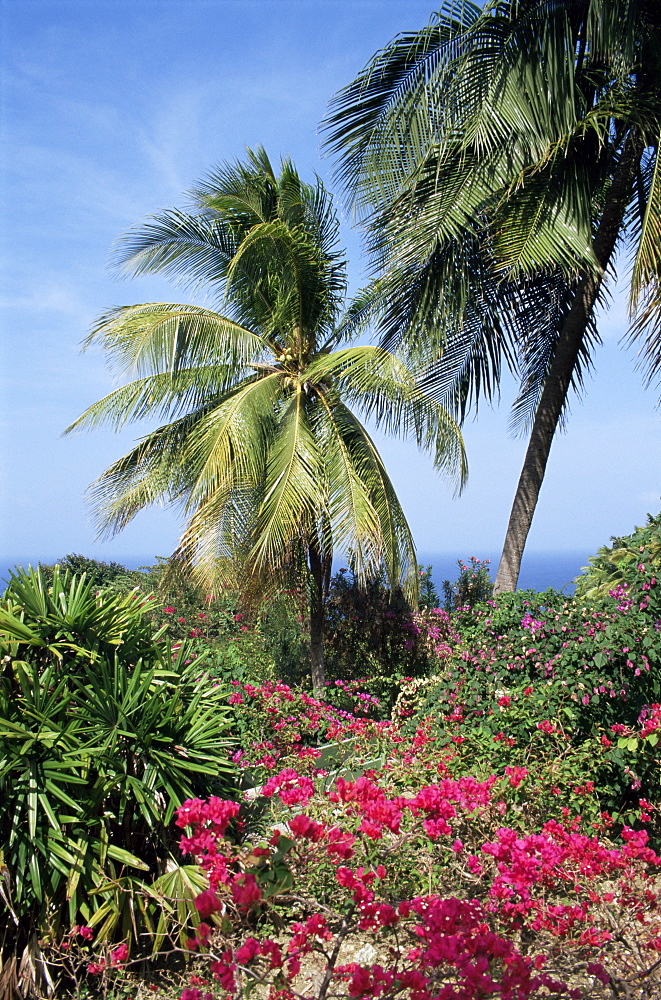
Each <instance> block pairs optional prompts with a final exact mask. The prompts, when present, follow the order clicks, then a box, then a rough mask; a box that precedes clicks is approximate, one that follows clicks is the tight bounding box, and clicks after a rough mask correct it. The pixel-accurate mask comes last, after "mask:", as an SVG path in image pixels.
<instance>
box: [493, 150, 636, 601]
mask: <svg viewBox="0 0 661 1000" xmlns="http://www.w3.org/2000/svg"><path fill="white" fill-rule="evenodd" d="M643 148H644V144H643V140H642V139H641V137H640V136H639V135H638V133H636V132H632V133H630V134H629V137H628V139H627V141H626V144H625V147H624V150H623V152H622V156H621V157H620V162H619V164H618V166H617V169H616V171H615V175H614V177H613V182H612V184H611V186H610V189H609V192H608V197H607V199H606V204H605V205H604V210H603V213H602V216H601V221H600V223H599V227H598V229H597V232H596V235H595V238H594V244H593V247H594V252H595V255H596V257H597V260H598V261H599V265H600V267H601V271H600V273H599V274H594V273H591V274H585V275H584V276H583V277H582V279H581V280H580V282H579V284H578V286H577V289H576V294H575V296H574V300H573V302H572V305H571V308H570V310H569V313H568V315H567V317H566V319H565V322H564V325H563V327H562V330H561V333H560V336H559V338H558V343H557V345H556V349H555V354H554V357H553V361H552V363H551V367H550V369H549V374H548V376H547V378H546V381H545V383H544V389H543V390H542V395H541V397H540V400H539V405H538V407H537V411H536V413H535V420H534V423H533V427H532V431H531V434H530V440H529V442H528V449H527V451H526V456H525V459H524V461H523V468H522V470H521V475H520V477H519V483H518V486H517V489H516V494H515V496H514V503H513V505H512V510H511V513H510V519H509V524H508V526H507V534H506V536H505V543H504V545H503V552H502V555H501V558H500V563H499V565H498V573H497V574H496V582H495V584H494V593H495V594H500V593H502V592H503V591H508V590H515V589H516V585H517V582H518V579H519V571H520V569H521V559H522V556H523V550H524V548H525V544H526V540H527V538H528V533H529V531H530V525H531V524H532V519H533V515H534V513H535V507H536V506H537V499H538V497H539V491H540V489H541V485H542V481H543V479H544V473H545V471H546V463H547V461H548V457H549V452H550V450H551V444H552V442H553V436H554V434H555V431H556V428H557V426H558V421H559V419H560V416H561V414H562V410H563V407H564V404H565V400H566V398H567V392H568V390H569V386H570V385H571V380H572V375H573V373H574V369H575V367H576V361H577V358H578V355H579V352H580V350H581V346H582V344H583V340H584V337H585V331H586V329H587V326H588V322H589V320H590V317H591V315H592V312H593V310H594V306H595V303H596V301H597V296H598V294H599V289H600V287H601V283H602V281H603V279H604V272H605V270H606V268H607V267H608V264H609V262H610V259H611V257H612V255H613V251H614V250H615V245H616V243H617V238H618V235H619V233H620V230H621V228H622V223H623V220H624V213H625V211H626V207H627V203H628V201H629V196H630V193H631V186H632V184H633V180H634V177H635V174H636V170H637V167H638V164H639V162H640V157H641V155H642V152H643Z"/></svg>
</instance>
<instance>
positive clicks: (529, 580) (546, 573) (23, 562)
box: [0, 550, 590, 594]
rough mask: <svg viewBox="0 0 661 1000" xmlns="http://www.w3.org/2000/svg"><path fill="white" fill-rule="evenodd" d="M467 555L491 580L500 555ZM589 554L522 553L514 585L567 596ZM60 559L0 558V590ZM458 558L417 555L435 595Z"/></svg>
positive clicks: (134, 564) (152, 559) (139, 559)
mask: <svg viewBox="0 0 661 1000" xmlns="http://www.w3.org/2000/svg"><path fill="white" fill-rule="evenodd" d="M471 554H472V555H474V556H475V557H476V558H477V559H480V560H486V559H488V560H489V569H490V575H491V579H492V580H493V579H494V578H495V576H496V570H497V568H498V560H499V558H500V555H499V554H494V553H490V552H486V553H480V552H473V553H471ZM589 555H590V553H587V552H582V551H577V550H571V551H551V552H548V551H544V552H543V551H538V552H534V551H532V552H526V553H524V556H523V562H522V564H521V574H520V576H519V584H518V586H519V588H520V589H522V590H548V589H549V587H553V589H555V590H561V591H563V592H564V593H567V594H571V593H573V590H574V584H573V582H572V581H573V580H574V579H575V577H577V576H578V575H579V573H580V572H581V570H582V568H583V567H584V566H587V564H588V558H589ZM61 558H63V556H62V555H59V556H40V557H37V558H21V557H16V558H13V557H10V556H4V557H0V589H1V586H2V584H3V583H6V582H7V581H8V579H9V576H10V572H11V570H13V569H14V568H15V567H16V566H27V565H29V564H31V565H32V566H36V565H37V564H38V563H39V562H41V563H46V564H50V565H52V564H53V563H55V562H57V560H58V559H61ZM92 558H95V559H99V560H100V561H102V562H118V563H121V564H122V565H123V566H126V568H127V569H139V568H141V567H144V566H153V565H154V564H155V563H156V556H144V555H142V556H128V555H125V556H109V555H106V556H99V555H95V556H93V557H92ZM460 559H461V561H462V562H463V563H467V562H468V561H469V556H466V555H464V554H463V553H461V554H457V553H455V552H452V551H445V552H426V551H419V552H418V563H419V564H420V566H422V567H427V566H431V567H432V579H433V581H434V584H435V585H436V588H437V590H438V591H439V593H440V592H441V588H442V586H443V581H444V580H450V582H451V583H453V582H454V581H455V580H456V579H457V577H458V576H459V566H458V561H459V560H460ZM341 565H342V560H341V558H340V557H338V558H337V559H336V561H335V569H336V570H337V569H340V567H341Z"/></svg>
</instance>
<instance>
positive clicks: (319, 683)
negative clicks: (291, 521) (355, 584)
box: [308, 541, 332, 698]
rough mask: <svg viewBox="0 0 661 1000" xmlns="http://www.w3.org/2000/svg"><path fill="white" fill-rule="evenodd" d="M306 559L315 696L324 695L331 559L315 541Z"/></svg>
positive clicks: (311, 660) (320, 696) (309, 548)
mask: <svg viewBox="0 0 661 1000" xmlns="http://www.w3.org/2000/svg"><path fill="white" fill-rule="evenodd" d="M308 559H309V562H310V573H311V575H312V588H311V594H310V667H311V673H312V691H313V694H314V696H315V698H322V697H323V695H324V681H325V680H326V668H325V663H324V632H325V625H326V598H327V597H328V587H329V583H330V573H331V563H332V559H331V557H330V556H329V555H322V554H321V553H320V551H319V547H318V545H317V544H316V542H314V541H312V542H310V544H309V545H308Z"/></svg>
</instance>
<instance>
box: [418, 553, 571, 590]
mask: <svg viewBox="0 0 661 1000" xmlns="http://www.w3.org/2000/svg"><path fill="white" fill-rule="evenodd" d="M469 555H474V556H475V557H476V558H477V559H481V560H485V559H489V560H490V562H489V570H490V576H491V579H492V580H495V578H496V570H497V569H498V561H499V559H500V553H496V554H494V553H488V552H487V553H480V552H472V553H469ZM589 555H590V553H588V552H576V551H572V552H525V553H524V555H523V562H522V563H521V573H520V576H519V583H518V586H519V588H520V589H521V590H548V589H549V587H553V589H554V590H561V591H563V593H565V594H572V593H573V592H574V584H573V580H574V579H575V577H577V576H578V575H579V573H580V572H581V570H582V569H583V567H584V566H587V564H588V556H589ZM459 559H461V561H462V562H463V563H464V564H466V563H467V562H468V561H469V558H468V556H466V555H463V554H462V555H460V556H457V555H454V553H452V552H436V553H428V552H419V553H418V562H419V564H420V565H421V566H423V567H426V566H431V567H432V579H433V581H434V583H435V584H436V588H437V590H439V591H440V588H441V586H442V584H443V581H444V580H450V582H451V583H454V581H455V580H456V579H457V577H458V576H459V566H458V565H457V562H458V560H459Z"/></svg>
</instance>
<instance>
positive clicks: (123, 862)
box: [0, 567, 233, 961]
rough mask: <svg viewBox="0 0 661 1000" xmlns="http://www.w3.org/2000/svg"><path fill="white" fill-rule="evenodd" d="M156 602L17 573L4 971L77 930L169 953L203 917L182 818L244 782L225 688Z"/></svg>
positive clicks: (1, 760) (0, 695) (2, 776)
mask: <svg viewBox="0 0 661 1000" xmlns="http://www.w3.org/2000/svg"><path fill="white" fill-rule="evenodd" d="M149 603H150V602H148V601H146V600H144V599H143V598H142V597H139V596H138V595H136V594H129V595H122V594H119V593H116V592H112V591H108V590H105V591H96V590H95V588H94V586H93V584H92V583H91V582H90V581H88V580H86V579H85V577H84V576H83V577H77V576H75V575H73V574H71V573H69V572H64V573H61V572H60V570H59V568H57V567H56V568H55V570H54V573H53V577H52V583H51V585H50V586H48V585H47V583H46V581H45V579H44V575H43V574H42V573H41V572H39V571H34V570H30V571H28V572H24V571H21V572H19V573H17V574H16V575H15V576H14V578H13V579H12V581H11V583H10V586H9V588H8V590H7V592H6V594H5V596H4V598H3V599H2V600H1V601H0V657H1V658H2V664H3V672H2V677H1V678H0V852H1V855H0V859H1V861H2V865H3V871H4V873H5V876H4V886H5V891H4V893H3V894H2V898H1V899H0V914H2V922H3V923H4V925H5V927H6V929H7V933H6V935H5V936H4V939H3V949H4V952H5V955H4V959H5V960H7V957H8V956H12V957H13V960H14V961H16V957H17V956H18V955H20V954H21V952H23V953H24V954H25V953H26V950H27V951H28V952H29V951H30V949H33V950H34V949H35V948H36V946H37V945H36V941H37V937H36V936H37V934H38V935H39V936H40V938H41V940H42V943H43V942H44V941H47V942H51V943H55V944H57V942H59V941H60V940H61V939H62V937H63V936H64V935H65V934H66V933H67V932H68V930H69V928H70V927H71V926H72V925H74V924H80V923H82V924H84V925H87V926H89V927H91V928H93V929H94V930H95V933H96V936H97V937H98V939H99V940H101V941H103V940H107V941H112V940H121V941H125V942H129V944H131V941H132V942H133V944H135V940H136V934H137V933H139V934H146V935H147V936H148V939H151V940H152V942H154V944H155V946H160V942H161V941H162V939H163V936H164V935H165V934H166V933H167V932H168V930H169V923H168V919H167V917H168V912H169V913H170V915H171V916H172V915H174V916H179V917H181V916H186V915H187V916H186V919H188V920H191V921H192V922H193V923H195V921H196V919H197V915H196V913H195V910H194V907H193V905H192V900H193V898H194V895H195V892H196V891H199V886H200V874H199V872H197V873H196V871H195V870H194V869H190V866H188V868H187V867H186V866H181V865H180V864H179V863H178V861H176V860H175V858H176V850H175V837H174V836H173V831H172V828H171V820H172V817H173V814H174V810H175V809H176V808H177V806H178V805H179V804H180V803H181V802H182V801H184V799H186V798H189V797H190V796H195V795H199V794H209V793H210V792H211V793H212V794H213V793H214V791H215V792H216V793H223V792H227V791H228V790H230V789H231V788H232V786H233V778H232V775H233V771H232V767H231V766H230V764H229V762H228V758H227V754H228V749H229V745H230V740H229V738H228V737H229V720H228V712H227V709H226V697H227V689H226V688H224V687H223V686H222V685H219V684H218V683H217V682H216V681H215V680H214V679H213V678H212V677H210V675H209V673H208V672H207V671H206V669H205V665H204V661H203V658H202V657H195V656H194V655H193V653H192V651H191V650H190V649H189V648H188V647H187V646H186V645H185V644H181V645H180V647H179V649H178V650H177V651H174V650H173V649H172V648H171V645H170V643H169V641H168V640H167V639H166V638H165V637H164V636H163V634H162V632H158V631H156V632H155V631H154V628H153V625H152V622H151V621H150V617H149V614H147V613H146V612H147V609H148V606H149ZM166 876H168V877H169V883H172V884H168V885H167V886H165V885H164V883H163V879H164V878H165V877H166ZM154 880H156V881H154ZM166 881H168V880H167V879H166ZM202 881H203V880H202ZM186 886H188V889H187V888H186ZM170 892H173V893H174V896H170V897H168V893H170ZM177 893H179V894H180V896H179V898H180V900H183V904H184V910H185V913H184V914H182V913H181V912H180V913H179V914H178V915H177V914H176V905H175V904H174V903H173V902H172V900H173V899H176V898H177V895H176V894H177ZM182 893H183V895H181V894H182ZM186 900H188V902H186Z"/></svg>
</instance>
